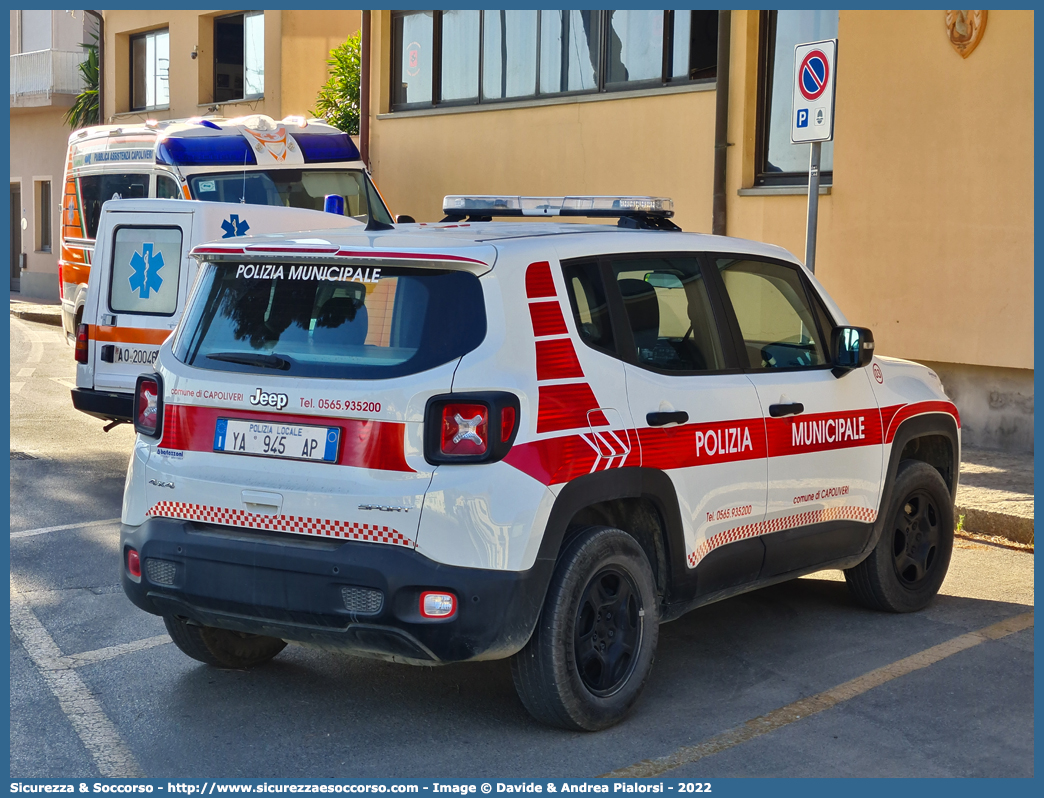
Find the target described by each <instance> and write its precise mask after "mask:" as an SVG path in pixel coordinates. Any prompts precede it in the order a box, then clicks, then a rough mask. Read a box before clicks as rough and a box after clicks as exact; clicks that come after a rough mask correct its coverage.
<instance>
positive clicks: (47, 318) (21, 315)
mask: <svg viewBox="0 0 1044 798" xmlns="http://www.w3.org/2000/svg"><path fill="white" fill-rule="evenodd" d="M11 315H12V316H14V317H15V318H16V319H22V320H23V321H35V322H38V323H39V324H50V325H53V326H55V327H61V326H62V314H61V311H59V312H58V313H44V312H43V311H39V310H25V309H22V308H11Z"/></svg>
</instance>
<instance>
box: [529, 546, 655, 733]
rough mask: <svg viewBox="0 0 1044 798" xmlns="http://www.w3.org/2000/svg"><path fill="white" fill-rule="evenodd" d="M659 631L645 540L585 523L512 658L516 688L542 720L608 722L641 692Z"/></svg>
mask: <svg viewBox="0 0 1044 798" xmlns="http://www.w3.org/2000/svg"><path fill="white" fill-rule="evenodd" d="M614 613H615V617H613V615H614ZM658 637H659V608H658V599H657V595H656V587H655V580H654V577H653V571H652V567H651V566H650V565H649V559H648V557H646V555H645V552H644V551H643V550H642V547H641V546H640V545H638V542H637V541H636V540H635V539H634V538H632V537H631V536H630V535H628V534H627V533H626V532H623V531H621V530H619V529H613V528H610V527H590V528H587V529H585V530H583V531H582V532H580V533H579V534H578V535H577V536H576V537H575V538H574V539H573V540H572V541H571V542H570V543H569V545H568V546H567V547H566V548H565V550H564V551H563V552H562V554H561V556H560V558H559V561H558V564H557V566H556V567H555V571H554V574H553V576H552V577H551V583H550V585H549V586H548V591H547V597H546V598H545V600H544V607H543V610H542V611H541V613H540V618H539V619H538V621H537V626H536V629H535V630H534V632H533V635H532V637H531V638H530V639H529V642H528V643H527V644H526V646H525V648H523V649H522V650H521V651H520V652H518V653H517V654H516V655H515V656H514V657H513V658H512V660H511V675H512V678H513V679H514V682H515V690H516V691H517V692H518V696H519V698H520V699H522V703H523V704H524V705H525V707H526V709H527V710H529V712H530V713H531V714H532V715H533V717H535V718H536V719H537V720H539V721H541V722H543V723H546V724H548V725H551V726H558V727H561V728H564V729H570V730H575V731H597V730H598V729H605V728H607V727H609V726H612V725H613V724H615V723H618V722H619V721H620V720H622V719H623V718H624V716H625V715H627V713H628V712H629V711H630V710H631V708H632V707H633V706H634V704H635V702H636V701H637V700H638V697H639V696H640V695H641V692H642V689H643V688H644V687H645V682H646V680H647V679H648V677H649V673H650V671H651V670H652V665H653V659H654V658H655V655H656V643H657V639H658Z"/></svg>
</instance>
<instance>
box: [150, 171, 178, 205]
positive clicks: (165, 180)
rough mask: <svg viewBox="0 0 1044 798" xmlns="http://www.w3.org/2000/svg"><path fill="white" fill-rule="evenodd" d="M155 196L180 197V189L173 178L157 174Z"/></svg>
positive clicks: (161, 197) (162, 197) (160, 197)
mask: <svg viewBox="0 0 1044 798" xmlns="http://www.w3.org/2000/svg"><path fill="white" fill-rule="evenodd" d="M156 196H157V197H158V198H159V199H181V189H180V188H179V187H178V183H177V181H176V180H174V178H172V177H167V175H157V176H156Z"/></svg>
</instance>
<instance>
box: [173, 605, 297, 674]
mask: <svg viewBox="0 0 1044 798" xmlns="http://www.w3.org/2000/svg"><path fill="white" fill-rule="evenodd" d="M163 624H164V625H165V626H166V627H167V634H169V635H170V639H171V640H173V641H174V645H176V646H177V647H178V648H180V649H181V650H182V652H184V653H185V654H188V655H189V656H190V657H192V659H197V660H199V661H200V662H205V663H206V664H207V665H214V666H216V667H218V668H253V667H254V666H256V665H261V664H263V663H265V662H268V661H269V660H270V659H272V657H274V656H275V655H276V654H278V653H279V652H280V651H282V650H283V649H284V648H286V643H285V642H284V641H283V640H280V639H279V638H277V637H265V636H264V635H251V634H247V633H246V632H233V631H230V630H228V629H217V628H215V627H213V626H192V625H190V624H188V623H186V622H185V621H182V620H180V619H178V618H175V617H174V616H173V615H164V616H163Z"/></svg>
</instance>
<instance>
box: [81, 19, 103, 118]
mask: <svg viewBox="0 0 1044 798" xmlns="http://www.w3.org/2000/svg"><path fill="white" fill-rule="evenodd" d="M83 13H84V14H90V15H91V16H92V17H94V18H95V19H96V20H98V124H99V125H104V124H105V114H104V113H102V98H103V97H104V96H105V83H104V81H103V80H102V75H104V74H105V72H104V69H105V20H104V19H103V18H102V15H101V12H100V11H89V10H87V9H84V12H83Z"/></svg>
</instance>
